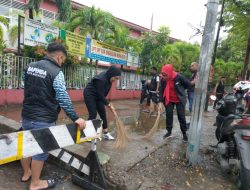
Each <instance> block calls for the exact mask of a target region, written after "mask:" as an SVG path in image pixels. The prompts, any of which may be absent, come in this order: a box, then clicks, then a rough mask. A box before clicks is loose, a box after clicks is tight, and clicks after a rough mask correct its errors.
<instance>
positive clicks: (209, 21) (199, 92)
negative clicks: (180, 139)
mask: <svg viewBox="0 0 250 190" xmlns="http://www.w3.org/2000/svg"><path fill="white" fill-rule="evenodd" d="M218 6H219V0H208V2H207V15H206V23H205V28H204V32H203V37H202V43H201V52H200V58H199V70H198V80H197V82H196V84H195V96H194V106H193V108H194V110H193V113H192V116H191V123H190V129H189V142H188V146H187V154H186V155H187V158H188V160H189V163H190V164H197V163H198V161H199V160H198V152H199V147H200V134H201V127H202V116H203V111H204V106H205V105H204V104H205V98H206V93H207V83H208V76H209V70H210V65H211V58H212V52H213V47H214V43H213V42H214V34H215V25H216V20H217V11H218Z"/></svg>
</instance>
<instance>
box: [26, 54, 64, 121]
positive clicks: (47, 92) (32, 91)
mask: <svg viewBox="0 0 250 190" xmlns="http://www.w3.org/2000/svg"><path fill="white" fill-rule="evenodd" d="M60 70H61V68H60V67H59V65H57V64H56V62H55V61H54V60H53V59H51V58H48V57H45V58H44V59H43V60H41V61H38V62H33V63H30V64H29V65H28V66H27V67H26V68H25V70H24V100H23V109H22V117H23V118H26V119H30V120H36V121H43V122H48V123H52V122H55V121H56V120H57V117H58V113H59V112H60V106H59V104H58V102H57V100H56V93H55V90H54V88H53V81H54V79H55V77H56V76H57V75H58V73H59V71H60Z"/></svg>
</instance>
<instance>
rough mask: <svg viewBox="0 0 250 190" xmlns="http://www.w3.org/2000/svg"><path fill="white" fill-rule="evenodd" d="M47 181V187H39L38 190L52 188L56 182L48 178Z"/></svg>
mask: <svg viewBox="0 0 250 190" xmlns="http://www.w3.org/2000/svg"><path fill="white" fill-rule="evenodd" d="M47 183H48V187H47V188H41V189H39V190H44V189H49V188H54V187H55V186H56V184H57V182H56V181H55V180H54V179H48V180H47Z"/></svg>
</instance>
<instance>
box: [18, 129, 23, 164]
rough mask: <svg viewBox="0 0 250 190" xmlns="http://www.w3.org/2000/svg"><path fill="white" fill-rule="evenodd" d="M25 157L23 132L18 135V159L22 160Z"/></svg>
mask: <svg viewBox="0 0 250 190" xmlns="http://www.w3.org/2000/svg"><path fill="white" fill-rule="evenodd" d="M22 157H23V132H22V131H21V132H18V133H17V158H18V159H22Z"/></svg>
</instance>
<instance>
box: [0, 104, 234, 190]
mask: <svg viewBox="0 0 250 190" xmlns="http://www.w3.org/2000/svg"><path fill="white" fill-rule="evenodd" d="M113 104H114V107H115V108H116V110H117V113H118V115H119V116H120V117H121V119H122V121H123V122H124V124H125V127H126V129H127V131H128V134H129V136H130V137H131V140H130V142H129V143H128V145H127V147H126V148H125V149H123V150H117V149H115V148H114V142H113V141H102V142H98V144H97V145H98V146H97V150H98V151H99V152H103V153H105V154H107V155H108V156H109V157H110V160H109V162H108V164H105V165H104V171H105V175H106V177H107V178H108V180H109V181H112V182H114V183H115V184H117V186H116V188H117V189H119V188H120V189H128V190H134V189H140V190H143V189H156V190H157V189H159V190H160V189H165V190H182V189H183V190H184V189H190V190H191V189H192V190H204V189H206V190H217V189H218V190H219V189H225V190H235V189H236V185H235V184H236V180H235V176H231V175H227V174H224V173H223V172H222V171H221V170H220V167H219V165H218V163H217V160H216V155H215V153H214V152H213V151H212V150H211V149H210V148H209V145H211V144H216V139H215V137H214V131H215V127H213V123H214V119H215V112H211V111H210V112H207V113H204V115H203V118H204V123H203V129H202V135H201V146H200V147H201V151H200V157H201V163H200V166H198V167H191V166H188V164H187V162H186V159H185V152H186V143H183V142H182V135H181V132H180V128H179V124H178V120H177V118H176V116H175V117H174V128H173V132H172V133H173V138H171V139H168V140H164V139H163V138H162V136H163V135H164V134H165V132H166V130H165V120H166V117H165V114H162V116H161V119H160V126H159V130H158V131H157V132H156V134H155V135H154V136H153V138H152V139H151V140H150V141H146V140H144V139H141V137H142V135H144V134H145V133H146V132H148V131H149V129H150V128H151V127H152V126H153V124H154V122H155V119H156V117H154V116H149V114H148V113H146V112H144V111H142V110H143V108H141V107H140V106H139V105H138V100H122V101H121V100H120V101H113ZM74 106H75V109H76V111H77V113H78V114H79V115H80V116H82V117H84V118H86V116H87V110H86V107H85V106H84V105H83V103H74ZM20 113H21V107H20V106H11V107H9V108H6V107H5V108H4V107H3V108H1V110H0V115H4V116H5V117H9V118H12V119H14V120H16V121H20V120H21V117H20ZM107 116H108V120H109V130H110V132H111V133H112V134H113V135H115V127H114V124H115V122H114V117H113V115H112V113H110V112H109V111H108V112H107ZM189 120H190V118H189V117H187V121H189ZM69 122H70V120H69V119H68V118H67V116H66V115H65V114H64V113H63V112H62V113H61V114H60V116H59V121H58V123H69ZM68 149H69V150H71V151H73V152H74V153H75V154H78V155H80V156H83V157H84V156H86V154H87V153H88V151H89V150H90V143H83V144H80V145H74V146H71V147H69V148H68ZM10 175H11V176H12V177H11V178H9V176H10ZM20 176H21V168H20V165H19V164H18V162H16V163H11V164H6V165H4V166H0V190H1V189H7V190H8V189H10V190H12V189H27V185H24V184H21V183H20V182H19V179H20ZM70 176H71V175H70V173H69V172H67V171H65V170H62V169H60V168H58V167H56V166H55V165H53V164H47V165H46V167H45V169H44V173H43V177H45V178H48V177H56V178H58V179H59V181H60V183H59V185H58V186H57V187H56V188H55V189H58V190H59V189H72V190H78V189H80V188H79V187H77V186H75V185H73V184H72V182H71V180H70Z"/></svg>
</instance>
